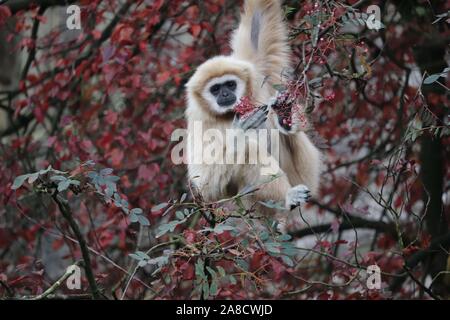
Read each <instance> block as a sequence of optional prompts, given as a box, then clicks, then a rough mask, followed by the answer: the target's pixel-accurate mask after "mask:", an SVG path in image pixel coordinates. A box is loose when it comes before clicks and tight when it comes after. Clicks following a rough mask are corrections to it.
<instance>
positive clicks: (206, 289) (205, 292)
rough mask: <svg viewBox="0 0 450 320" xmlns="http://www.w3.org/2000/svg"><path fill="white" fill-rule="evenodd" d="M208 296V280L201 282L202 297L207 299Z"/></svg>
mask: <svg viewBox="0 0 450 320" xmlns="http://www.w3.org/2000/svg"><path fill="white" fill-rule="evenodd" d="M208 297H209V284H208V282H204V283H203V299H208Z"/></svg>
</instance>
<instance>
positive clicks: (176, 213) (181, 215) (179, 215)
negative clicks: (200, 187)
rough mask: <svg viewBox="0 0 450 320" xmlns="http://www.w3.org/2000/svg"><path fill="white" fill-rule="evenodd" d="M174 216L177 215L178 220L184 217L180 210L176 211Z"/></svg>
mask: <svg viewBox="0 0 450 320" xmlns="http://www.w3.org/2000/svg"><path fill="white" fill-rule="evenodd" d="M175 216H176V217H177V219H179V220H183V219H184V214H183V212H181V211H177V212H175Z"/></svg>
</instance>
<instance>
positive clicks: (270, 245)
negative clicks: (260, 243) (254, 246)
mask: <svg viewBox="0 0 450 320" xmlns="http://www.w3.org/2000/svg"><path fill="white" fill-rule="evenodd" d="M264 245H265V246H266V250H267V251H268V252H269V253H274V254H280V253H281V248H280V244H278V243H275V242H266V243H265V244H264Z"/></svg>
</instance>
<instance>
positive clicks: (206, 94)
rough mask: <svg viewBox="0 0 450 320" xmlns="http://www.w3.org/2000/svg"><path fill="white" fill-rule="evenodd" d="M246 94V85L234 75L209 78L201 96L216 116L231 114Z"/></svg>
mask: <svg viewBox="0 0 450 320" xmlns="http://www.w3.org/2000/svg"><path fill="white" fill-rule="evenodd" d="M245 92H246V83H245V81H244V80H242V79H241V78H240V77H238V76H237V75H234V74H225V75H223V76H220V77H214V78H211V79H210V80H209V81H208V82H207V83H206V85H205V86H204V89H203V92H202V96H203V98H204V99H205V100H206V102H207V103H208V106H209V108H210V109H211V110H212V111H213V112H214V113H216V114H219V115H221V114H222V115H225V114H230V113H232V112H233V110H234V107H235V106H236V104H237V103H238V102H239V100H240V99H241V98H242V97H243V96H244V94H245Z"/></svg>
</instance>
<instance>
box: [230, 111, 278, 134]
mask: <svg viewBox="0 0 450 320" xmlns="http://www.w3.org/2000/svg"><path fill="white" fill-rule="evenodd" d="M268 113H269V110H268V109H267V106H263V107H261V108H259V109H257V110H256V111H254V112H253V113H252V114H251V115H249V116H248V117H245V118H244V119H241V118H240V117H239V116H238V115H237V114H236V115H235V117H234V120H233V125H234V126H235V127H237V128H240V129H243V130H244V131H247V130H248V129H258V128H259V127H260V126H261V125H262V124H263V123H264V122H266V120H267V115H268Z"/></svg>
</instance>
